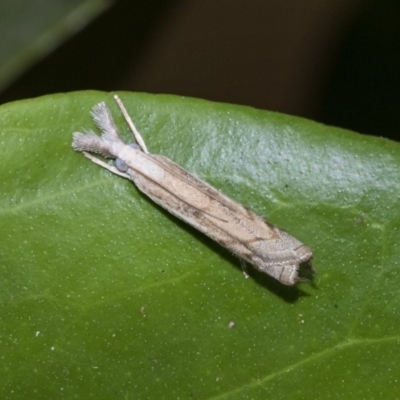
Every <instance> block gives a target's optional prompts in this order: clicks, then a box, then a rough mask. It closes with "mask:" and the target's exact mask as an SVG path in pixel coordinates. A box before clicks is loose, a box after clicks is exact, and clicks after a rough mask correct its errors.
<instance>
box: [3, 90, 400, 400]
mask: <svg viewBox="0 0 400 400" xmlns="http://www.w3.org/2000/svg"><path fill="white" fill-rule="evenodd" d="M120 96H121V98H122V99H123V101H124V103H125V105H126V107H127V108H128V110H129V112H130V114H131V116H132V118H133V119H134V121H135V123H136V125H137V127H138V129H139V130H140V131H141V133H142V135H143V136H144V139H145V141H146V143H147V146H148V148H149V150H150V151H151V152H153V153H158V154H163V155H165V156H167V157H169V158H171V159H172V160H174V161H176V162H177V163H179V164H180V165H182V166H183V167H185V168H186V169H188V170H189V171H192V172H194V173H196V174H197V175H198V176H200V177H202V178H203V179H205V180H206V181H208V182H209V183H210V184H212V185H214V186H215V187H217V188H218V189H221V190H222V191H223V192H224V193H226V194H227V195H229V196H231V197H233V198H234V199H236V200H237V201H239V202H241V203H243V204H244V205H246V206H248V207H251V208H252V209H253V210H254V211H255V212H257V213H258V214H261V215H263V216H265V217H266V218H267V219H268V220H269V221H270V222H272V223H274V224H276V225H278V226H279V227H281V228H284V229H286V230H287V231H288V232H290V233H291V234H292V235H293V236H295V237H297V238H298V239H300V240H302V241H303V242H305V243H306V244H307V245H309V246H310V247H311V248H312V249H313V250H314V253H315V260H314V268H315V269H316V271H317V274H316V276H315V279H314V282H313V284H299V285H297V287H294V288H291V287H285V286H282V285H281V284H280V283H279V282H277V281H275V280H273V279H272V278H270V277H268V276H266V275H263V274H261V273H259V272H257V271H255V270H254V269H250V271H249V272H250V278H249V279H247V280H246V279H243V275H242V272H241V270H240V266H239V263H238V260H237V259H236V258H235V257H233V256H231V255H230V254H229V252H227V251H226V250H224V249H222V248H221V247H220V246H218V245H217V244H215V243H213V242H212V241H211V240H209V239H208V238H207V237H205V236H203V235H202V234H200V233H198V232H196V231H195V230H194V229H192V228H190V227H188V226H187V225H185V224H184V223H183V222H181V221H178V220H177V219H176V218H174V217H172V216H170V215H169V214H168V213H167V212H165V211H163V210H162V209H161V208H160V207H158V206H156V205H155V204H153V203H152V201H150V200H149V199H147V198H146V197H145V196H144V195H142V194H141V193H140V192H139V191H138V190H137V189H136V188H135V186H134V184H133V183H131V182H129V181H127V180H124V179H122V178H120V177H117V176H115V175H112V174H111V173H110V172H108V171H106V170H104V169H102V168H100V167H98V166H97V165H95V164H93V163H91V162H89V161H88V160H87V159H85V158H84V157H83V156H82V154H81V153H77V152H74V151H73V150H72V149H71V138H72V132H74V131H76V130H82V129H95V128H94V125H93V122H92V120H91V118H90V115H89V112H90V110H91V107H92V106H93V105H94V104H96V103H98V102H100V101H103V100H104V101H106V102H107V104H108V105H109V106H110V108H111V110H112V112H113V114H114V117H115V120H116V122H117V124H118V126H119V127H120V129H121V130H122V131H123V133H124V137H125V138H126V139H127V140H130V139H129V135H130V134H129V133H128V128H127V126H126V124H125V122H124V121H123V118H122V117H121V115H120V113H119V112H118V110H117V107H116V105H115V104H114V101H113V99H112V96H111V95H110V94H105V93H100V92H80V93H71V94H60V95H53V96H47V97H42V98H38V99H33V100H26V101H20V102H15V103H10V104H6V105H3V106H1V107H0V124H1V125H0V126H1V131H0V144H1V146H0V152H1V155H0V157H1V160H2V168H1V172H0V185H1V186H0V187H1V190H0V230H1V245H0V268H1V274H0V285H1V290H0V299H1V319H0V340H1V367H0V376H1V382H2V384H1V385H0V398H5V399H6V398H29V399H44V398H73V397H75V398H85V399H89V398H95V399H110V398H130V399H145V398H149V399H161V398H166V399H177V398H181V399H189V398H194V399H245V398H248V399H266V398H273V399H310V398H316V397H318V398H321V399H322V398H323V399H326V398H333V397H335V398H351V399H364V398H369V399H372V398H388V399H389V398H390V399H391V398H394V397H396V395H397V394H395V393H398V391H399V389H400V384H399V382H400V380H399V376H400V367H399V363H398V360H397V357H398V356H397V355H398V352H399V350H400V345H399V344H400V318H399V314H398V312H399V307H400V295H399V290H398V287H397V286H398V277H399V272H398V271H399V265H398V264H399V259H400V254H399V253H400V248H399V246H398V241H399V239H398V230H399V227H400V207H399V193H400V190H399V186H400V184H399V171H400V146H399V145H398V144H397V143H394V142H391V141H388V140H383V139H379V138H372V137H367V136H363V135H359V134H356V133H352V132H348V131H344V130H340V129H336V128H332V127H328V126H324V125H321V124H317V123H314V122H311V121H307V120H304V119H301V118H296V117H291V116H286V115H282V114H277V113H272V112H267V111H261V110H256V109H252V108H248V107H242V106H234V105H228V104H218V103H211V102H207V101H202V100H196V99H188V98H180V97H174V96H165V95H148V94H133V93H121V94H120ZM230 322H233V323H234V327H232V328H230V327H229V324H230Z"/></svg>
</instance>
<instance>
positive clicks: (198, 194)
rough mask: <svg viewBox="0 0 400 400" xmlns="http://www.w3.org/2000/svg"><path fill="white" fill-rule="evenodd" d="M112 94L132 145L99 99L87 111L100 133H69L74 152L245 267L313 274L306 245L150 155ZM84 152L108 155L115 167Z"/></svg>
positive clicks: (283, 276) (275, 273) (282, 274)
mask: <svg viewBox="0 0 400 400" xmlns="http://www.w3.org/2000/svg"><path fill="white" fill-rule="evenodd" d="M114 98H115V100H116V102H117V104H118V106H119V108H120V110H121V112H122V114H123V116H124V118H125V120H126V122H127V124H128V125H129V127H130V129H131V131H132V133H133V135H134V138H135V139H136V143H132V144H126V143H124V141H123V139H122V137H121V135H120V133H119V131H118V129H117V127H116V125H115V123H114V121H113V118H112V116H111V113H110V111H109V109H108V108H107V106H106V104H105V103H104V102H101V103H99V104H97V105H95V106H94V107H93V109H92V112H91V115H92V118H93V120H94V122H95V124H96V125H97V126H98V128H99V129H100V130H101V132H102V135H101V136H98V135H96V134H95V133H94V132H92V131H84V132H83V133H82V132H74V133H73V142H72V147H73V149H74V150H76V151H81V152H83V154H84V155H85V156H86V157H87V158H89V160H91V161H93V162H94V163H96V164H98V165H100V166H101V167H103V168H106V169H107V170H109V171H110V172H112V173H114V174H116V175H119V176H121V177H123V178H126V179H129V180H131V181H133V182H134V183H135V185H136V186H137V187H138V189H139V190H140V191H142V192H143V193H144V194H145V195H147V196H148V197H150V198H151V199H152V200H153V201H154V202H155V203H157V204H159V205H160V206H161V207H163V208H165V209H166V210H167V211H169V212H170V213H171V214H173V215H175V216H176V217H178V218H180V219H181V220H183V221H185V222H187V223H188V224H189V225H192V226H193V227H195V228H196V229H198V230H199V231H200V232H203V233H204V234H206V235H207V236H209V237H210V238H212V239H214V240H215V241H216V242H217V243H219V244H220V245H222V246H224V247H225V248H227V249H228V250H230V251H231V252H232V253H234V254H236V255H237V256H238V257H239V258H240V260H241V263H242V267H243V269H244V271H245V266H246V262H248V263H250V264H252V265H253V266H254V267H255V268H257V269H258V270H260V271H262V272H264V273H266V274H268V275H270V276H272V277H273V278H275V279H277V280H278V281H279V282H281V283H283V284H284V285H289V286H291V285H294V284H295V283H296V282H298V281H306V279H304V278H302V277H300V276H299V270H300V265H304V266H305V268H307V269H309V270H310V271H311V272H314V270H313V268H312V266H311V259H312V257H313V253H312V251H311V249H310V248H309V247H307V246H306V245H305V244H303V243H302V242H300V241H299V240H297V239H295V238H294V237H293V236H291V235H289V234H288V233H287V232H285V231H284V230H282V229H279V228H277V227H276V226H274V225H272V224H270V223H268V222H267V221H266V220H265V219H264V218H262V217H260V216H258V215H256V214H255V213H254V212H252V211H250V210H249V209H247V208H246V207H244V206H242V205H241V204H239V203H238V202H236V201H234V200H232V199H230V198H229V197H228V196H225V195H224V194H222V193H221V192H220V191H219V190H217V189H215V188H214V187H212V186H211V185H209V184H208V183H206V182H204V181H203V180H201V179H199V178H198V177H197V176H195V175H194V174H192V173H190V172H189V171H187V170H185V169H184V168H182V167H181V166H179V165H178V164H176V163H174V162H173V161H171V160H170V159H168V158H167V157H164V156H161V155H156V154H150V153H149V151H148V150H147V147H146V145H145V143H144V140H143V138H142V136H141V135H140V133H139V132H138V131H137V129H136V127H135V125H134V124H133V122H132V120H131V118H130V117H129V115H128V113H127V111H126V109H125V107H124V105H123V104H122V102H121V100H120V99H119V97H118V96H114ZM88 152H91V153H97V154H100V155H102V156H103V157H106V158H113V159H115V165H110V164H107V163H106V162H104V161H102V160H101V159H99V158H97V157H94V156H93V155H91V154H89V153H88Z"/></svg>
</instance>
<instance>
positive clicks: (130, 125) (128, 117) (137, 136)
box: [114, 95, 150, 154]
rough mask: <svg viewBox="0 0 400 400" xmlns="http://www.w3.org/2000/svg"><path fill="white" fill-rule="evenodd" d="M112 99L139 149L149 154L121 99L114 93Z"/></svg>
mask: <svg viewBox="0 0 400 400" xmlns="http://www.w3.org/2000/svg"><path fill="white" fill-rule="evenodd" d="M114 99H115V101H116V102H117V104H118V107H119V109H120V110H121V112H122V114H123V116H124V118H125V121H126V123H127V124H128V125H129V128H130V129H131V131H132V133H133V136H134V138H135V140H136V141H137V143H138V145H139V146H140V147H141V149H142V150H143V152H144V153H146V154H150V153H149V151H148V150H147V147H146V144H145V143H144V140H143V138H142V135H141V134H140V133H139V131H138V130H137V129H136V126H135V124H134V123H133V121H132V119H131V117H130V116H129V114H128V111H126V108H125V106H124V104H123V103H122V101H121V99H120V98H119V97H118V96H117V95H114Z"/></svg>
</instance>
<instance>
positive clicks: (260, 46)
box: [0, 0, 400, 140]
mask: <svg viewBox="0 0 400 400" xmlns="http://www.w3.org/2000/svg"><path fill="white" fill-rule="evenodd" d="M86 89H98V90H104V91H112V90H130V91H145V92H151V93H170V94H177V95H184V96H193V97H201V98H205V99H209V100H214V101H222V102H229V103H237V104H244V105H250V106H254V107H258V108H264V109H269V110H275V111H280V112H284V113H288V114H294V115H300V116H304V117H307V118H311V119H315V120H318V121H320V122H324V123H327V124H331V125H336V126H340V127H345V128H349V129H353V130H356V131H359V132H362V133H368V134H373V135H377V136H384V137H388V138H392V139H396V140H399V139H400V134H399V132H400V113H399V111H400V1H398V0H380V1H368V0H365V1H363V0H324V1H321V0H297V1H293V0H290V1H289V0H280V1H277V0H246V1H243V0H242V1H240V0H229V1H227V0H225V1H223V0H172V1H160V0H129V1H128V0H119V1H117V2H116V3H115V4H114V6H112V7H111V8H110V9H109V10H107V11H106V12H105V13H104V14H102V15H101V16H100V17H99V18H97V19H96V20H95V21H94V22H93V23H91V24H90V25H89V26H87V27H86V28H85V29H84V30H82V31H81V32H79V33H78V34H77V35H76V36H74V37H73V38H72V39H70V40H69V41H68V42H66V43H64V44H63V45H62V46H61V47H59V48H58V49H56V50H55V51H54V52H53V53H52V54H50V55H49V56H47V57H46V58H45V59H43V60H42V61H40V62H39V63H37V64H36V65H35V66H34V67H33V68H31V69H30V70H29V71H28V72H26V73H25V74H24V75H23V76H22V77H20V78H19V79H18V80H17V81H15V82H14V83H13V84H12V85H11V86H9V87H8V88H7V89H6V90H5V91H4V92H2V93H1V94H0V103H5V102H8V101H12V100H18V99H23V98H29V97H36V96H40V95H43V94H48V93H56V92H68V91H74V90H86Z"/></svg>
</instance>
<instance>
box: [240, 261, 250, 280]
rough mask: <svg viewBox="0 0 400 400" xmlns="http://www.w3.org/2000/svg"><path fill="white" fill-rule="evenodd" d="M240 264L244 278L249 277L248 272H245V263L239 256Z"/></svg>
mask: <svg viewBox="0 0 400 400" xmlns="http://www.w3.org/2000/svg"><path fill="white" fill-rule="evenodd" d="M240 266H241V267H242V272H243V275H244V277H245V279H247V278H248V277H249V274H248V273H247V264H246V261H244V260H243V259H242V258H240Z"/></svg>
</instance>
